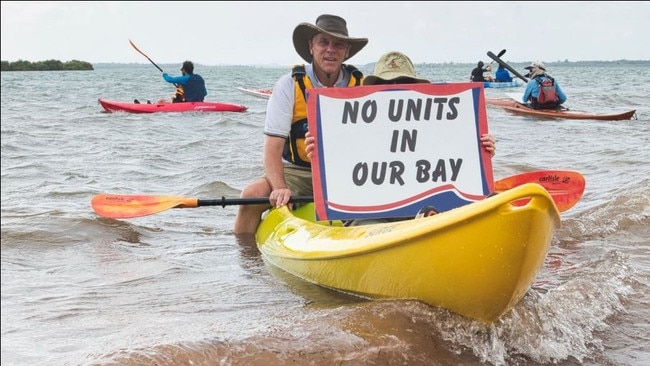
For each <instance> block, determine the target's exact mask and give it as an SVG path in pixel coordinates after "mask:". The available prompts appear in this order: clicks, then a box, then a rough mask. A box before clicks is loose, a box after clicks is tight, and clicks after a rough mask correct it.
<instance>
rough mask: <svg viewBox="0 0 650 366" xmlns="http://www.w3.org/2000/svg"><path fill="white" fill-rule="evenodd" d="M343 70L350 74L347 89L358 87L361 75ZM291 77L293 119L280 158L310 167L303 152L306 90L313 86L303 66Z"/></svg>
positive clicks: (350, 68) (296, 69)
mask: <svg viewBox="0 0 650 366" xmlns="http://www.w3.org/2000/svg"><path fill="white" fill-rule="evenodd" d="M343 68H345V70H346V71H347V72H348V73H350V75H351V76H350V81H349V82H348V87H352V86H359V85H361V81H362V80H363V73H362V72H361V71H359V70H358V69H357V68H356V67H354V66H352V65H345V64H344V65H343ZM291 77H293V79H294V81H295V88H294V90H295V98H294V99H295V103H294V105H293V118H292V119H291V131H290V132H289V137H288V138H287V140H286V142H285V143H284V152H283V153H282V157H283V158H284V159H285V160H287V161H290V162H292V163H294V164H296V165H298V166H302V167H307V168H309V167H311V163H310V162H309V159H308V158H307V152H306V151H305V133H307V130H309V126H308V124H307V92H306V90H307V89H311V88H313V87H314V86H313V84H312V83H311V80H310V79H309V76H307V72H306V71H305V65H296V66H294V67H293V68H292V71H291Z"/></svg>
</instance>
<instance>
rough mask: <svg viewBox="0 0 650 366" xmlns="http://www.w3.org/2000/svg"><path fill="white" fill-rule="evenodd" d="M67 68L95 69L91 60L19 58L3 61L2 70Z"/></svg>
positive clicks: (54, 69)
mask: <svg viewBox="0 0 650 366" xmlns="http://www.w3.org/2000/svg"><path fill="white" fill-rule="evenodd" d="M65 70H93V65H92V64H91V63H89V62H85V61H79V60H72V61H68V62H61V61H59V60H47V61H38V62H29V61H25V60H18V61H16V62H9V61H2V71H65Z"/></svg>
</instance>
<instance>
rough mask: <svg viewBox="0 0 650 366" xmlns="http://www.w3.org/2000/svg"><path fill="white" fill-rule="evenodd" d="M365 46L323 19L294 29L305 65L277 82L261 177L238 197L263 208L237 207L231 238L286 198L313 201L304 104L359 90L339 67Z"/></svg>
mask: <svg viewBox="0 0 650 366" xmlns="http://www.w3.org/2000/svg"><path fill="white" fill-rule="evenodd" d="M366 44H368V39H367V38H352V37H349V36H348V28H347V23H346V21H345V19H343V18H341V17H339V16H336V15H329V14H323V15H321V16H319V17H318V18H317V19H316V23H315V25H312V24H309V23H300V24H298V26H297V27H296V28H295V29H294V31H293V46H294V48H295V49H296V52H297V53H298V55H300V57H302V58H303V60H305V61H306V62H307V64H306V65H305V64H303V65H297V66H294V67H293V68H292V71H291V72H290V73H287V74H285V75H283V76H281V77H280V79H278V81H277V82H276V84H275V87H274V88H273V93H272V94H271V97H270V98H269V101H268V103H267V106H266V118H265V120H264V134H265V135H266V136H265V140H264V158H263V159H264V162H263V164H264V173H265V174H264V176H262V177H260V178H257V179H256V180H254V181H253V182H252V183H250V184H249V185H248V186H247V187H246V188H244V189H243V190H242V192H241V195H240V196H241V197H242V198H252V197H269V203H268V204H264V205H240V206H239V209H238V211H237V217H236V218H235V225H234V230H233V232H234V233H235V234H254V233H255V232H256V230H257V226H258V225H259V223H260V220H261V216H262V213H263V212H264V211H266V210H267V209H269V208H270V207H271V206H273V207H280V206H283V205H286V204H288V203H289V199H290V198H291V196H311V195H313V188H312V181H311V163H310V161H309V158H307V153H306V151H305V132H306V131H307V130H308V125H307V101H306V99H305V95H306V94H305V90H306V89H310V88H327V87H353V86H358V85H361V80H362V79H363V74H362V73H361V72H360V71H359V70H357V68H356V67H354V66H352V65H349V64H344V62H345V61H346V60H348V59H350V58H352V57H353V56H354V55H356V54H357V52H359V51H361V49H362V48H364V47H365V46H366Z"/></svg>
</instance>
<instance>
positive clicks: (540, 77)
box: [522, 61, 566, 109]
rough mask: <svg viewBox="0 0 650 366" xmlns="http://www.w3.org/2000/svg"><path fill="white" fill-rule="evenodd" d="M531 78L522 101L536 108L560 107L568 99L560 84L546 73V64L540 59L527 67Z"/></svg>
mask: <svg viewBox="0 0 650 366" xmlns="http://www.w3.org/2000/svg"><path fill="white" fill-rule="evenodd" d="M525 69H526V70H528V74H526V75H525V76H526V77H527V78H530V80H528V84H527V85H526V90H525V91H524V96H523V98H522V101H523V102H524V103H529V104H530V106H531V107H532V108H534V109H558V108H560V105H561V104H562V103H564V102H565V101H566V95H565V94H564V92H563V91H562V88H560V84H558V83H557V81H555V79H553V78H552V77H551V76H550V75H548V74H547V73H546V66H544V64H543V63H542V62H540V61H536V62H533V63H532V64H531V65H530V66H526V67H525Z"/></svg>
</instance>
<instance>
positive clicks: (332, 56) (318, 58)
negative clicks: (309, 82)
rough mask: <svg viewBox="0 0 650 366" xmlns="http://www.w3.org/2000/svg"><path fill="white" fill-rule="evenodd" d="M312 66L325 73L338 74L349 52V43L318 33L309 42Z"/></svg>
mask: <svg viewBox="0 0 650 366" xmlns="http://www.w3.org/2000/svg"><path fill="white" fill-rule="evenodd" d="M309 50H310V51H311V55H312V57H313V59H314V65H315V66H316V67H318V68H320V69H321V70H323V71H324V72H325V73H328V74H334V73H338V71H339V70H340V69H341V65H342V64H343V61H344V60H345V59H346V58H347V56H348V52H349V51H350V42H348V41H346V40H343V39H340V38H336V37H332V36H330V35H328V34H324V33H320V34H317V35H316V36H314V38H312V40H311V41H309Z"/></svg>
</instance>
